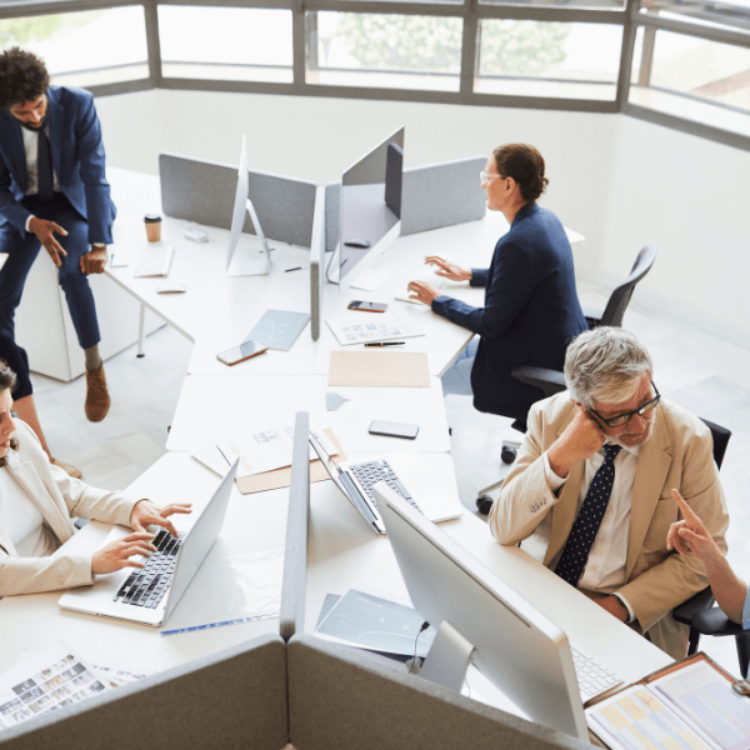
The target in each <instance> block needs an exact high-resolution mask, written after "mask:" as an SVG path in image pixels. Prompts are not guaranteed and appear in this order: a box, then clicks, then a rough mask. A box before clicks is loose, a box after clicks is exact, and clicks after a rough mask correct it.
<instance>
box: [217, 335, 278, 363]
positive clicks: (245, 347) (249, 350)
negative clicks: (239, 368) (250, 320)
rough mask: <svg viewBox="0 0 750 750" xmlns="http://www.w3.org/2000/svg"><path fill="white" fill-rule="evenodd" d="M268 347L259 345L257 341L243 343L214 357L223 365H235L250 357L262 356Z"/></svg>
mask: <svg viewBox="0 0 750 750" xmlns="http://www.w3.org/2000/svg"><path fill="white" fill-rule="evenodd" d="M266 349H268V347H267V346H266V345H265V344H261V343H259V342H257V341H252V340H251V341H243V342H242V343H241V344H240V345H239V346H235V347H234V348H233V349H227V350H226V351H225V352H221V353H220V354H217V355H216V359H218V360H219V362H223V363H224V364H225V365H230V366H231V365H236V364H237V363H238V362H244V361H245V360H246V359H250V358H251V357H257V356H258V355H259V354H263V352H264V351H266Z"/></svg>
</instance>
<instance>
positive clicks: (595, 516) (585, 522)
mask: <svg viewBox="0 0 750 750" xmlns="http://www.w3.org/2000/svg"><path fill="white" fill-rule="evenodd" d="M620 450H621V446H619V445H605V446H604V463H603V464H602V465H601V466H600V467H599V471H597V472H596V474H595V475H594V478H593V479H592V481H591V486H590V487H589V491H588V492H587V493H586V498H585V499H584V501H583V505H582V506H581V510H580V512H579V513H578V518H576V520H575V523H574V524H573V528H572V529H571V530H570V535H569V536H568V541H567V542H566V543H565V549H564V550H563V553H562V557H561V558H560V562H558V563H557V567H556V568H555V573H557V575H559V576H560V578H562V579H563V580H564V581H567V582H568V583H569V584H570V585H571V586H577V585H578V579H579V578H580V577H581V573H583V569H584V568H585V567H586V561H587V560H588V559H589V552H590V551H591V546H592V545H593V543H594V539H596V534H597V532H598V531H599V526H601V523H602V519H603V518H604V512H605V511H606V510H607V503H609V497H610V495H611V494H612V485H613V484H614V481H615V458H616V457H617V454H618V453H619V452H620Z"/></svg>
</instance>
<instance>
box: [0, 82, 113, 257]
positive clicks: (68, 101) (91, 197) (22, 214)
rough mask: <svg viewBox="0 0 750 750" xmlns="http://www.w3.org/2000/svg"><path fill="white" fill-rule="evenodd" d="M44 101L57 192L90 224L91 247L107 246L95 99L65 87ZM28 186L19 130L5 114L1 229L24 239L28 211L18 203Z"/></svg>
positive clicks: (108, 217) (0, 152) (107, 205)
mask: <svg viewBox="0 0 750 750" xmlns="http://www.w3.org/2000/svg"><path fill="white" fill-rule="evenodd" d="M47 97H48V99H49V103H48V105H47V112H48V116H49V133H50V150H51V152H52V168H53V169H54V170H55V174H56V175H57V180H58V182H59V183H60V190H61V191H62V192H63V193H64V194H65V197H66V198H67V199H68V200H69V201H70V204H71V205H72V206H73V208H75V210H76V211H78V213H79V214H81V216H82V217H83V218H84V219H86V221H87V222H88V226H89V236H88V239H89V242H90V243H94V242H101V243H105V244H108V245H109V244H111V243H112V222H113V221H114V218H115V213H116V212H115V207H114V204H113V203H112V200H111V198H110V189H109V183H108V182H107V179H106V177H105V174H104V167H105V163H104V145H103V144H102V130H101V126H100V125H99V118H98V117H97V114H96V107H94V97H93V95H92V94H90V93H89V92H88V91H84V90H82V89H72V88H66V87H64V86H50V88H49V89H48V90H47ZM28 186H29V177H28V172H27V170H26V151H25V150H24V146H23V135H22V133H21V125H20V123H19V122H18V120H16V118H15V117H13V115H11V113H10V112H9V111H8V110H7V109H5V110H0V226H2V225H3V224H6V223H9V224H11V225H12V226H13V227H14V228H15V229H16V230H17V231H18V232H19V234H20V235H21V236H22V237H24V236H25V234H26V220H27V219H28V217H29V211H27V210H26V208H25V207H24V206H23V204H22V203H21V201H22V200H23V197H24V195H25V194H26V190H27V189H28Z"/></svg>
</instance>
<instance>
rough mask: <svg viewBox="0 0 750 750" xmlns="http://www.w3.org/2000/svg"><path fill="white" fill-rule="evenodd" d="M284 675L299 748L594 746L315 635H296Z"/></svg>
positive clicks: (580, 749) (536, 749)
mask: <svg viewBox="0 0 750 750" xmlns="http://www.w3.org/2000/svg"><path fill="white" fill-rule="evenodd" d="M287 670H288V679H289V736H290V742H291V744H292V745H293V746H294V748H295V750H330V748H334V747H342V748H343V747H356V748H359V750H382V749H383V748H385V747H387V748H389V750H401V749H402V748H403V750H414V748H419V747H429V748H431V750H442V748H445V749H446V750H454V748H457V747H470V748H472V749H473V750H482V749H483V748H487V750H518V748H523V750H563V749H565V750H585V748H589V747H590V746H589V745H587V744H584V743H583V742H580V741H579V740H577V739H575V738H573V737H569V736H568V735H566V734H562V733H561V732H557V731H555V730H552V729H547V728H545V727H542V726H540V725H538V724H533V723H532V722H529V721H526V720H524V719H520V718H518V717H516V716H511V715H510V714H507V713H505V712H504V711H500V710H499V709H496V708H492V707H490V706H486V705H484V704H481V703H477V702H476V701H473V700H471V699H469V698H466V697H464V696H462V695H458V694H457V693H454V692H452V691H450V690H447V689H446V688H443V687H441V686H439V685H435V684H433V683H430V682H427V681H425V680H423V679H421V678H419V677H416V676H414V675H409V674H407V673H406V672H405V671H403V668H402V669H401V670H399V669H397V668H395V667H393V668H391V667H390V666H389V665H381V663H380V662H379V661H375V658H374V657H373V656H372V655H370V654H367V653H366V652H362V651H358V650H357V649H352V648H348V647H345V646H341V645H338V644H333V643H328V642H326V641H322V640H320V639H318V638H316V637H315V636H310V635H297V636H295V637H294V638H292V640H291V641H290V642H289V643H288V644H287Z"/></svg>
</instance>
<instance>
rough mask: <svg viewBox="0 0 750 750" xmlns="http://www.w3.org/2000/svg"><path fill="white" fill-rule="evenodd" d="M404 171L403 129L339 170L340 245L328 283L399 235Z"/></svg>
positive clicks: (359, 267)
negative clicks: (347, 166) (340, 175)
mask: <svg viewBox="0 0 750 750" xmlns="http://www.w3.org/2000/svg"><path fill="white" fill-rule="evenodd" d="M403 173H404V128H403V127H402V128H399V129H398V130H397V131H396V132H395V133H393V134H391V135H390V136H389V137H388V138H386V139H385V140H384V141H382V143H379V144H378V145H377V146H375V148H373V149H372V150H371V151H369V152H368V153H367V154H365V155H364V156H363V157H362V158H361V159H359V160H358V161H357V162H356V163H355V164H353V165H352V166H351V167H349V169H347V170H346V172H344V174H343V176H342V178H341V196H340V210H341V219H340V221H341V224H340V232H339V243H338V247H337V252H335V253H334V256H333V258H332V260H331V266H330V270H329V273H328V280H329V281H332V282H334V283H340V282H341V281H343V279H344V278H345V277H347V276H349V275H350V274H351V273H352V271H354V269H355V268H356V269H357V270H358V272H360V273H361V272H362V271H363V270H364V269H365V267H366V266H369V265H370V264H371V263H372V262H374V261H375V260H376V259H377V258H378V257H379V256H380V255H381V254H382V252H383V251H384V250H385V248H386V247H387V246H388V245H389V244H390V243H391V242H393V240H395V239H396V238H397V237H398V236H399V234H400V233H401V190H402V185H403ZM351 278H352V277H350V280H351Z"/></svg>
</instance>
